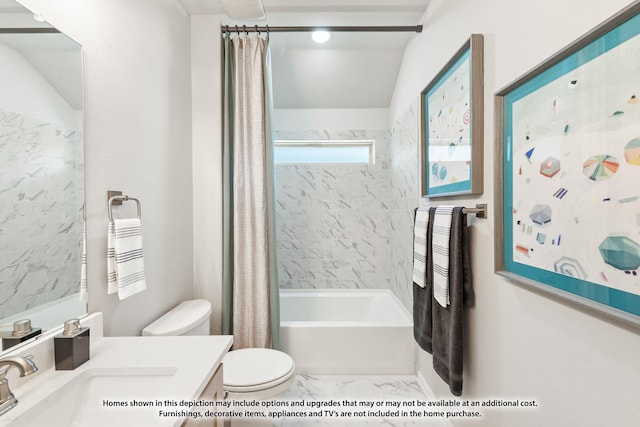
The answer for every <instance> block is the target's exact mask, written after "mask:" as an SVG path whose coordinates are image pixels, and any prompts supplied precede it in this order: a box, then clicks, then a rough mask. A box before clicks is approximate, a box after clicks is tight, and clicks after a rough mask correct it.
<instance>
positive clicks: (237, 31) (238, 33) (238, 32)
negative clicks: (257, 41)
mask: <svg viewBox="0 0 640 427" xmlns="http://www.w3.org/2000/svg"><path fill="white" fill-rule="evenodd" d="M236 34H237V35H240V30H238V26H237V25H236Z"/></svg>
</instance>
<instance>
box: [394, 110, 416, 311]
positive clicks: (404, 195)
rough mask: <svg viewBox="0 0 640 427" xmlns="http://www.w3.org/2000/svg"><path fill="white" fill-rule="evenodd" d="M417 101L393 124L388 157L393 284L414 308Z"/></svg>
mask: <svg viewBox="0 0 640 427" xmlns="http://www.w3.org/2000/svg"><path fill="white" fill-rule="evenodd" d="M417 111H418V105H417V102H416V103H414V104H412V105H411V106H410V107H409V108H408V109H407V110H406V111H405V112H404V113H403V114H402V115H401V116H400V118H399V119H397V120H396V121H395V122H394V123H393V124H392V127H391V146H390V155H389V157H390V161H389V177H390V190H391V192H390V194H391V200H390V201H389V206H390V212H389V218H390V233H389V254H390V264H391V265H392V266H393V269H392V270H391V272H390V273H391V276H390V287H391V290H392V291H393V293H394V294H396V296H397V297H398V298H399V299H400V301H401V302H402V303H403V304H404V305H405V307H406V308H407V309H408V310H409V312H412V298H413V288H412V283H413V282H412V279H411V276H412V269H413V210H414V209H415V208H416V207H417V200H418V191H419V190H418V165H419V158H418V140H419V133H418V112H417Z"/></svg>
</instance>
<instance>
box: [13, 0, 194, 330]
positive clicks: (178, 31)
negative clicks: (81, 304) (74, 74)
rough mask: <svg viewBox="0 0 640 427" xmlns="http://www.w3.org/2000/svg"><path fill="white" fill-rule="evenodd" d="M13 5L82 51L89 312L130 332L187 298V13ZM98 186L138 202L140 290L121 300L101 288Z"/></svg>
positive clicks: (168, 0) (49, 0) (102, 211)
mask: <svg viewBox="0 0 640 427" xmlns="http://www.w3.org/2000/svg"><path fill="white" fill-rule="evenodd" d="M22 3H23V4H24V5H25V6H26V7H28V8H29V9H31V10H32V11H33V12H35V13H39V14H42V16H44V18H45V19H46V20H47V21H49V22H50V23H51V24H52V25H53V26H55V27H57V28H59V29H60V30H62V31H63V32H65V33H66V34H67V35H69V36H70V37H71V38H73V39H74V40H76V41H77V42H78V43H80V44H81V45H83V47H84V61H85V62H84V65H85V137H86V139H85V144H86V145H85V147H86V189H87V190H86V201H87V221H88V224H87V233H88V282H89V310H90V311H92V312H93V311H102V312H103V313H104V318H105V333H106V334H107V335H136V334H139V333H140V331H141V329H142V328H143V327H144V326H145V325H146V324H148V323H149V322H151V321H152V320H153V319H154V318H156V317H157V316H158V315H160V314H161V313H162V312H164V311H166V310H168V309H169V308H171V307H173V306H174V305H176V304H178V303H179V302H180V301H181V300H184V299H187V298H190V297H192V294H193V292H192V282H193V269H192V254H193V248H192V244H193V237H192V223H193V220H192V212H193V200H192V179H191V87H190V75H189V70H190V66H189V64H190V31H189V17H188V15H187V14H186V12H185V11H184V9H183V7H182V6H181V5H180V3H179V2H178V1H177V0H136V1H129V0H94V1H90V2H87V1H83V0H23V1H22ZM107 190H122V191H123V192H124V193H125V194H129V195H130V196H132V197H137V198H139V199H140V201H141V203H142V219H143V232H144V245H145V254H144V255H145V269H146V279H147V290H146V291H145V292H143V293H141V294H138V295H135V296H133V297H130V298H129V299H126V300H124V301H119V300H118V297H117V296H115V295H107V294H106V261H105V259H106V229H107V209H106V192H107ZM133 207H135V205H134V206H133ZM130 208H131V206H126V207H125V208H123V209H121V210H120V211H121V212H123V213H126V212H125V211H126V210H128V209H130Z"/></svg>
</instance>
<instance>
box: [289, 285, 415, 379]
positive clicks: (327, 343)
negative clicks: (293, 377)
mask: <svg viewBox="0 0 640 427" xmlns="http://www.w3.org/2000/svg"><path fill="white" fill-rule="evenodd" d="M412 325H413V323H412V320H411V316H410V315H409V313H408V312H407V310H406V309H405V308H404V306H403V305H402V304H401V303H400V301H399V300H398V298H396V296H395V295H393V293H392V292H391V291H390V290H387V289H382V290H364V289H362V290H361V289H357V290H341V289H340V290H334V289H326V290H324V289H322V290H317V289H311V290H306V289H303V290H293V289H282V290H280V326H281V329H280V344H281V347H282V350H283V351H284V352H286V353H288V354H289V355H291V357H293V360H294V361H295V363H296V371H297V373H300V374H414V373H415V346H414V344H413V326H412Z"/></svg>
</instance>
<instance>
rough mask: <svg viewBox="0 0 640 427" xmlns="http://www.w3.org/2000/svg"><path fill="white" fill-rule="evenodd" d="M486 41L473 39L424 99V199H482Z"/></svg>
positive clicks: (435, 79)
mask: <svg viewBox="0 0 640 427" xmlns="http://www.w3.org/2000/svg"><path fill="white" fill-rule="evenodd" d="M483 91H484V66H483V36H482V34H473V35H472V36H471V37H470V38H469V40H468V41H467V42H466V43H465V44H464V45H463V46H462V47H461V48H460V49H459V50H458V52H457V53H456V54H455V55H454V56H453V58H451V60H450V61H449V62H448V63H447V65H445V67H444V68H443V69H442V70H441V71H440V72H439V73H438V74H437V75H436V77H435V78H434V79H433V80H432V81H431V83H429V85H428V86H427V87H426V88H425V89H424V90H423V91H422V92H421V94H420V106H421V112H420V116H421V119H420V122H421V138H422V141H421V144H422V147H421V152H422V155H421V162H422V167H421V181H422V183H421V185H422V188H423V190H422V195H423V196H426V197H429V198H435V197H442V196H453V195H460V194H479V193H482V176H483V169H482V163H483V151H482V150H483V147H482V139H483V127H482V123H483V117H484V116H483V99H484V98H483Z"/></svg>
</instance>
